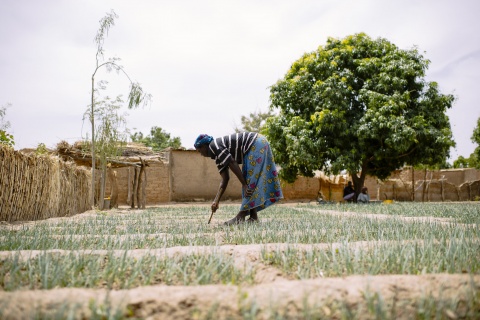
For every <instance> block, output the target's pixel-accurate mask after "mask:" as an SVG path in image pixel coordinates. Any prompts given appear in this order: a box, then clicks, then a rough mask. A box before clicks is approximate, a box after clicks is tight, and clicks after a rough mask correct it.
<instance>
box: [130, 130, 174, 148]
mask: <svg viewBox="0 0 480 320" xmlns="http://www.w3.org/2000/svg"><path fill="white" fill-rule="evenodd" d="M130 138H131V139H132V141H133V142H142V143H144V144H145V145H146V146H147V147H151V148H152V150H153V151H161V150H163V149H166V148H168V147H171V148H174V149H178V148H180V147H181V146H182V141H181V140H180V138H179V137H173V138H172V137H171V136H170V133H168V132H166V131H164V130H163V129H162V128H160V127H156V126H155V127H152V129H150V134H149V135H147V136H144V135H143V133H142V132H135V133H134V134H132V135H131V136H130Z"/></svg>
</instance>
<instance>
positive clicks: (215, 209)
mask: <svg viewBox="0 0 480 320" xmlns="http://www.w3.org/2000/svg"><path fill="white" fill-rule="evenodd" d="M218 207H219V205H218V202H215V201H214V202H213V203H212V206H211V208H212V212H215V211H217V210H218Z"/></svg>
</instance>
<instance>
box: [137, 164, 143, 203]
mask: <svg viewBox="0 0 480 320" xmlns="http://www.w3.org/2000/svg"><path fill="white" fill-rule="evenodd" d="M140 162H141V164H142V165H141V166H140V172H139V174H138V177H137V178H138V182H137V190H136V194H137V208H139V209H140V208H142V209H145V204H144V202H145V199H144V198H145V186H144V182H143V178H142V174H143V172H144V171H145V162H144V161H143V160H142V158H140ZM141 191H142V192H141Z"/></svg>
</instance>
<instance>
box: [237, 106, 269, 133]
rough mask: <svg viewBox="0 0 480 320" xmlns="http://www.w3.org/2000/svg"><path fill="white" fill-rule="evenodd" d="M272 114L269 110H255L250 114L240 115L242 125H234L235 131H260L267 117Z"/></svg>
mask: <svg viewBox="0 0 480 320" xmlns="http://www.w3.org/2000/svg"><path fill="white" fill-rule="evenodd" d="M272 115H273V113H272V111H271V110H268V111H267V112H261V111H255V112H251V113H250V115H249V116H248V117H247V116H242V117H241V119H240V121H241V122H242V127H241V128H239V127H235V132H242V131H249V132H261V131H262V129H263V127H264V126H265V123H266V121H267V119H268V118H270V117H271V116H272Z"/></svg>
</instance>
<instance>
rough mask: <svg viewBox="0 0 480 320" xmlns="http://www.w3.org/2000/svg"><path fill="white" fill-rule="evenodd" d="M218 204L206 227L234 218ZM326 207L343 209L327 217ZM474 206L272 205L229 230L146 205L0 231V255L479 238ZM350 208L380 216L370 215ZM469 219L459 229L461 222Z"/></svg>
mask: <svg viewBox="0 0 480 320" xmlns="http://www.w3.org/2000/svg"><path fill="white" fill-rule="evenodd" d="M236 210H237V206H233V205H230V206H224V207H222V209H221V210H220V211H219V212H218V213H217V214H216V215H215V220H214V223H215V224H216V223H217V222H221V221H224V220H226V219H228V218H230V217H231V216H233V215H234V214H235V213H236ZM329 210H334V211H337V212H338V211H345V213H344V214H336V215H332V214H328V212H329ZM479 210H480V206H479V205H478V204H475V205H466V204H456V205H443V206H442V205H438V204H406V203H405V204H393V205H367V206H365V205H364V206H362V205H353V206H350V205H331V206H329V205H321V206H320V205H318V206H317V205H304V206H297V207H290V206H276V207H273V208H271V209H270V208H269V210H265V213H264V214H261V215H260V219H261V221H262V222H261V223H259V224H245V225H240V226H235V227H224V226H222V225H221V224H217V225H216V226H212V225H208V224H207V220H208V212H207V210H206V209H205V207H191V208H186V207H182V208H180V207H178V208H165V207H163V208H152V209H148V210H145V211H142V212H140V213H138V212H137V213H127V214H108V213H99V214H98V215H95V216H86V217H81V216H77V218H76V219H61V220H54V221H49V220H46V221H42V222H38V223H35V224H32V225H24V226H23V227H21V228H16V229H13V228H9V227H4V228H2V229H0V239H1V241H0V250H2V251H11V250H48V249H64V250H80V249H82V250H84V249H85V250H89V249H92V250H93V249H95V250H100V249H103V250H117V249H121V250H131V249H156V248H165V247H174V246H193V245H195V246H210V245H218V244H219V243H221V244H258V243H306V244H307V243H310V244H311V243H337V242H355V241H376V240H382V241H403V240H419V239H420V240H428V241H432V240H443V239H454V238H455V239H462V238H472V239H473V238H477V239H478V238H480V227H479V223H478V220H479V219H480V218H479V216H480V213H479ZM352 211H357V212H358V211H364V212H365V213H372V214H380V213H381V214H382V215H387V218H379V219H375V218H371V217H367V216H362V215H358V214H351V213H349V212H352ZM402 213H403V216H415V217H441V218H448V219H446V220H442V221H441V222H438V221H435V220H433V219H431V221H428V219H426V220H422V221H420V220H418V221H406V220H404V219H403V218H402V217H400V216H399V215H400V214H402ZM466 222H469V223H470V224H468V225H466V224H464V223H466Z"/></svg>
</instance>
